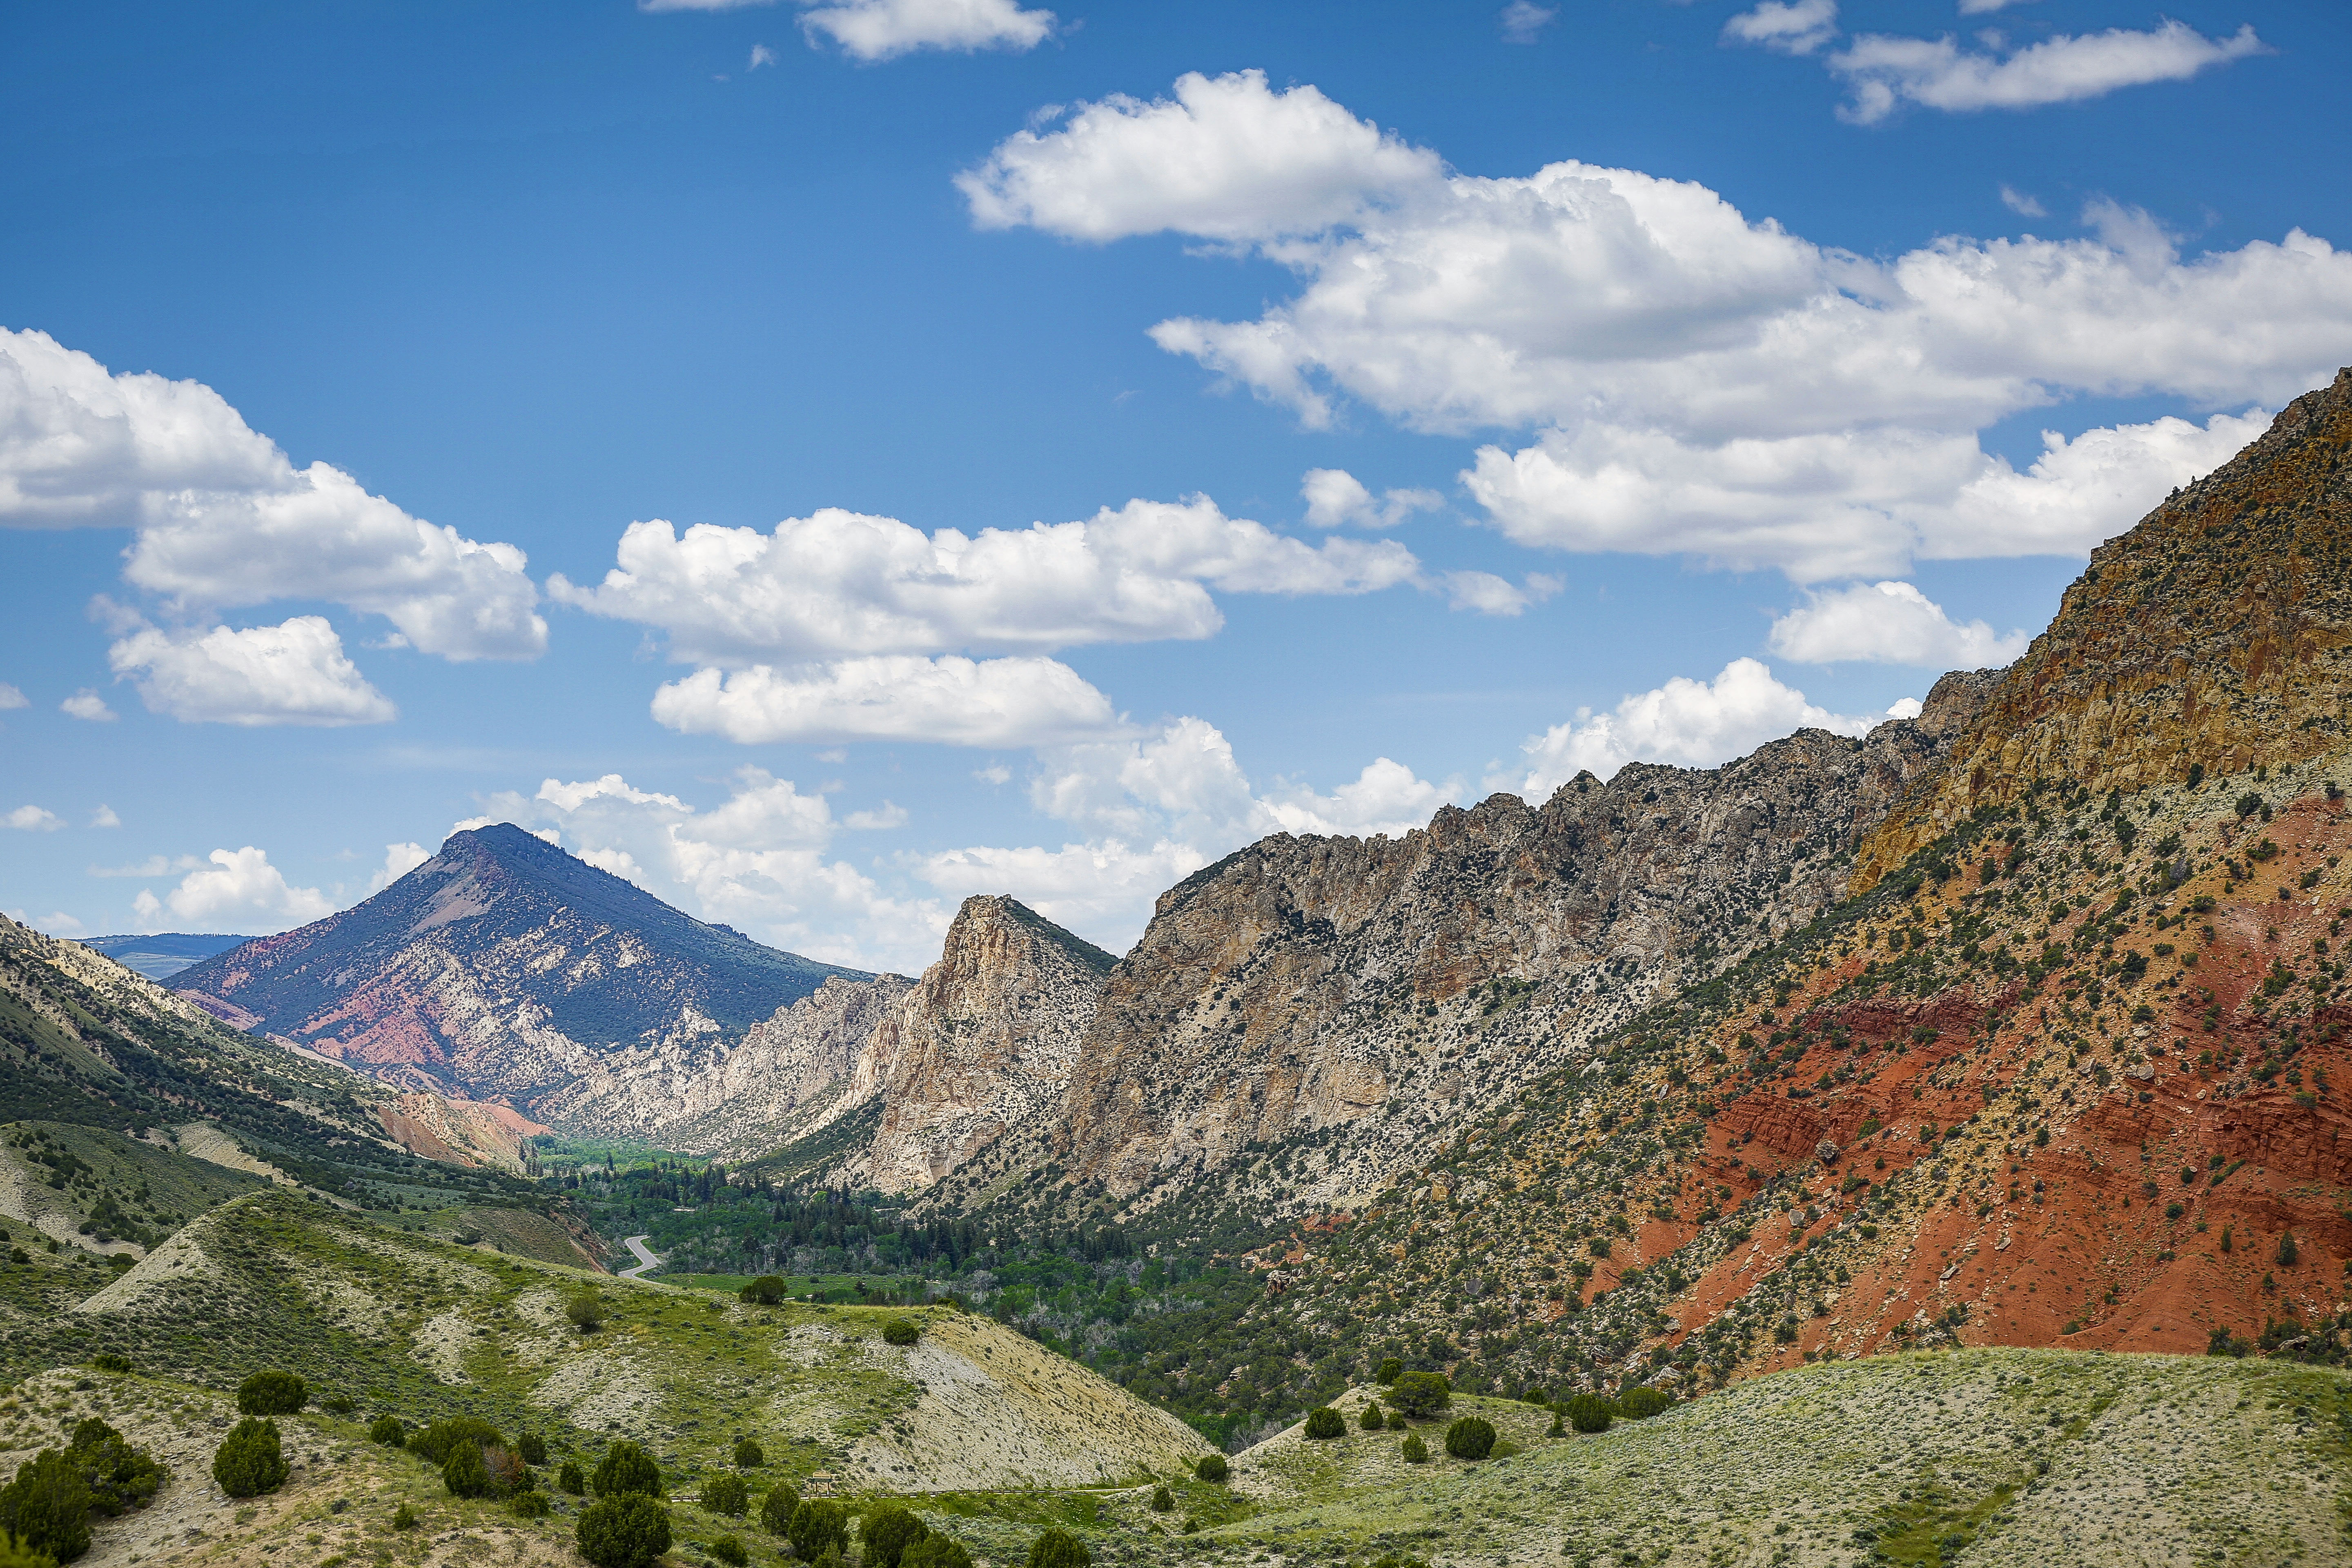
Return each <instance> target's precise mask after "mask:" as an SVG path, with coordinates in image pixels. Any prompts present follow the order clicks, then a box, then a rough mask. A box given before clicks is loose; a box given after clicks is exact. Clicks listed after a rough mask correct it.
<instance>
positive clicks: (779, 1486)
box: [760, 1481, 801, 1535]
mask: <svg viewBox="0 0 2352 1568" xmlns="http://www.w3.org/2000/svg"><path fill="white" fill-rule="evenodd" d="M800 1506H801V1494H800V1493H798V1492H797V1491H794V1490H793V1487H792V1483H791V1482H789V1481H778V1482H777V1483H776V1484H775V1485H774V1486H772V1487H770V1488H769V1489H768V1495H767V1497H766V1498H764V1499H763V1500H761V1503H760V1528H761V1529H762V1530H764V1531H767V1532H768V1533H769V1534H770V1535H782V1534H783V1533H784V1532H785V1531H788V1530H790V1529H791V1528H792V1527H793V1510H794V1509H796V1508H798V1507H800Z"/></svg>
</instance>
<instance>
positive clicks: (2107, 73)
mask: <svg viewBox="0 0 2352 1568" xmlns="http://www.w3.org/2000/svg"><path fill="white" fill-rule="evenodd" d="M1963 9H1966V7H1963ZM2268 52H2269V51H2268V48H2267V47H2266V46H2265V45H2264V44H2263V41H2262V39H2260V38H2259V37H2255V36H2254V29H2253V25H2252V23H2248V24H2246V25H2245V26H2241V27H2240V28H2239V29H2238V30H2237V32H2236V33H2234V34H2232V35H2231V36H2230V37H2226V38H2209V37H2205V35H2203V34H2202V33H2200V32H2198V31H2197V30H2196V29H2195V28H2194V27H2191V26H2189V25H2188V24H2187V23H2185V22H2179V21H2167V22H2165V23H2164V24H2163V25H2162V26H2158V27H2154V28H2151V29H2149V30H2147V31H2146V32H2135V31H2133V30H2132V29H2130V28H2127V27H2110V28H2108V29H2107V30H2106V31H2105V32H2104V33H2084V34H2080V35H2069V34H2064V33H2061V34H2059V35H2058V36H2057V37H2050V38H2044V39H2042V41H2041V42H2040V43H2036V44H2029V45H2028V46H2026V47H2024V48H2021V49H2017V50H2015V51H2013V52H2011V53H2008V54H2001V53H2000V52H1998V51H1997V50H1995V49H1992V48H1987V49H1984V50H1977V49H1969V48H1965V47H1962V46H1961V45H1960V44H1959V43H1958V42H1957V41H1956V40H1955V39H1953V38H1952V37H1950V36H1949V35H1946V36H1945V37H1940V38H1906V37H1894V36H1892V35H1889V34H1885V33H1864V34H1863V35H1861V36H1859V37H1856V38H1854V39H1853V42H1852V43H1850V44H1848V45H1847V46H1846V47H1844V48H1843V49H1842V50H1840V51H1839V52H1838V53H1836V54H1834V55H1832V56H1830V57H1829V62H1828V63H1829V68H1830V69H1831V70H1832V72H1834V73H1836V74H1837V75H1839V76H1841V77H1843V78H1844V79H1846V81H1847V83H1848V84H1849V86H1850V87H1851V88H1852V89H1853V99H1852V100H1851V101H1850V102H1849V103H1847V104H1846V105H1845V106H1844V107H1843V109H1841V110H1839V112H1840V114H1841V115H1842V116H1843V117H1844V118H1845V119H1848V120H1851V121H1854V122H1856V123H1858V124H1863V125H1874V124H1876V123H1877V122H1878V121H1882V120H1885V118H1886V117H1887V116H1888V115H1890V114H1892V113H1894V112H1895V109H1896V108H1897V107H1899V106H1900V105H1902V104H1905V103H1916V104H1918V105H1920V106H1921V107H1923V108H1927V109H1941V110H1951V111H1956V112H1965V111H1968V110H1982V109H2038V108H2041V107H2042V106H2043V105H2045V104H2052V103H2074V102H2079V101H2080V100H2084V99H2088V98H2103V97H2105V95H2106V94H2108V93H2111V92H2114V91H2116V90H2117V89H2121V88H2126V87H2141V86H2145V85H2147V83H2149V82H2158V81H2186V80H2187V79H2189V78H2190V77H2193V76H2195V75H2197V74H2198V73H2199V72H2200V71H2203V70H2209V69H2210V68H2213V67H2215V66H2222V65H2228V64H2229V63H2230V62H2231V61H2233V60H2242V59H2244V58H2246V57H2248V56H2249V55H2259V54H2265V53H2268Z"/></svg>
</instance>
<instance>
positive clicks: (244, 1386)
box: [236, 1372, 310, 1415]
mask: <svg viewBox="0 0 2352 1568" xmlns="http://www.w3.org/2000/svg"><path fill="white" fill-rule="evenodd" d="M309 1403H310V1385H309V1384H305V1383H304V1382H303V1381H302V1380H301V1379H300V1378H299V1377H297V1376H295V1375H294V1374H293V1373H290V1372H257V1373H254V1374H253V1375H252V1376H251V1377H248V1378H247V1379H246V1380H245V1381H244V1382H243V1383H240V1384H237V1385H236V1408H237V1414H239V1415H293V1414H294V1412H296V1411H297V1410H299V1409H301V1408H302V1406H304V1405H308V1404H309Z"/></svg>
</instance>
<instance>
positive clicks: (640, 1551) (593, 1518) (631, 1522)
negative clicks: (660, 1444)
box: [576, 1445, 669, 1568]
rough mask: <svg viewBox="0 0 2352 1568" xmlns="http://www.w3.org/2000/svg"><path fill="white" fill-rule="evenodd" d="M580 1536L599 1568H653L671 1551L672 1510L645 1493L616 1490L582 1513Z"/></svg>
mask: <svg viewBox="0 0 2352 1568" xmlns="http://www.w3.org/2000/svg"><path fill="white" fill-rule="evenodd" d="M616 1446H617V1445H616ZM634 1446H635V1445H632V1447H634ZM576 1539H577V1541H578V1542H579V1546H580V1555H581V1556H583V1557H585V1558H586V1559H587V1560H588V1561H589V1562H590V1563H593V1564H595V1568H653V1563H654V1562H655V1560H656V1558H658V1557H660V1556H661V1554H662V1553H663V1552H667V1551H668V1550H669V1510H667V1509H666V1508H664V1507H662V1505H661V1504H659V1503H657V1502H656V1501H655V1500H653V1498H652V1497H651V1496H649V1495H648V1494H646V1493H645V1492H616V1493H614V1494H613V1495H612V1496H609V1497H606V1498H604V1499H603V1500H600V1501H597V1502H593V1503H591V1504H589V1505H588V1507H587V1508H586V1509H585V1510H583V1512H582V1513H581V1515H580V1530H579V1533H578V1536H577V1537H576Z"/></svg>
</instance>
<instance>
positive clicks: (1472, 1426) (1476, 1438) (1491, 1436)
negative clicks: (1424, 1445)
mask: <svg viewBox="0 0 2352 1568" xmlns="http://www.w3.org/2000/svg"><path fill="white" fill-rule="evenodd" d="M1445 1451H1446V1452H1447V1453H1449V1454H1451V1455H1453V1456H1454V1458H1457V1459H1472V1460H1476V1459H1483V1458H1486V1456H1487V1455H1489V1454H1491V1453H1493V1452H1494V1451H1495V1427H1494V1424H1493V1423H1492V1422H1490V1421H1486V1420H1482V1419H1480V1418H1479V1417H1478V1416H1475V1415H1465V1416H1463V1417H1462V1418H1461V1419H1460V1420H1458V1421H1455V1422H1454V1423H1453V1424H1452V1425H1451V1426H1447V1427H1446V1428H1445Z"/></svg>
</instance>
